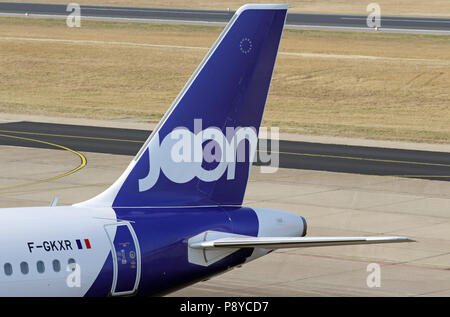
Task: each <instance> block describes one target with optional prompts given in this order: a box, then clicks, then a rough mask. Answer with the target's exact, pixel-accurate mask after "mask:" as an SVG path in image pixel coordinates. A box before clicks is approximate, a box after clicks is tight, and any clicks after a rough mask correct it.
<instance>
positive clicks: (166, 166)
mask: <svg viewBox="0 0 450 317" xmlns="http://www.w3.org/2000/svg"><path fill="white" fill-rule="evenodd" d="M287 8H288V6H287V5H264V4H261V5H260V4H255V5H253V4H251V5H245V6H243V7H241V8H240V9H239V10H237V11H236V13H235V15H234V16H233V18H232V19H231V20H230V22H229V23H228V25H227V26H226V27H225V29H224V30H223V32H222V33H221V35H220V36H219V38H218V39H217V41H216V42H215V44H214V45H213V47H212V48H211V49H210V51H209V52H208V53H207V55H206V56H205V58H204V59H203V61H202V62H201V63H200V65H199V67H198V68H197V70H196V71H195V72H194V74H193V75H192V77H191V78H190V79H189V81H188V82H187V84H186V86H185V87H184V88H183V90H182V91H181V92H180V94H179V95H178V97H177V98H176V99H175V101H174V103H173V104H172V106H171V107H170V108H169V110H168V111H167V113H166V114H165V115H164V117H163V118H162V119H161V121H160V123H159V124H158V126H157V127H156V129H155V130H154V131H153V133H152V134H151V135H150V137H149V139H148V140H147V141H146V142H145V144H144V146H143V147H142V148H141V150H140V151H139V153H138V154H137V155H136V157H135V158H134V160H133V161H132V162H131V164H130V165H129V166H128V168H127V169H126V171H125V172H124V173H123V174H122V176H121V177H120V178H119V179H118V180H117V181H116V182H115V183H114V184H113V185H112V186H111V187H110V188H109V189H107V190H106V191H105V192H103V193H102V194H100V195H99V196H97V197H94V198H93V199H91V200H89V201H87V202H85V203H82V204H84V205H90V206H112V207H134V206H139V207H142V206H217V205H241V204H242V201H243V198H244V193H245V189H246V186H247V181H248V177H249V172H250V167H251V164H252V161H253V156H254V154H255V152H256V146H257V139H258V130H259V128H260V124H261V121H262V117H263V113H264V108H265V104H266V99H267V95H268V91H269V86H270V82H271V78H272V73H273V68H274V64H275V59H276V56H277V52H278V46H279V42H280V39H281V34H282V31H283V26H284V23H285V19H286V13H287Z"/></svg>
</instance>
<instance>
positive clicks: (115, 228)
mask: <svg viewBox="0 0 450 317" xmlns="http://www.w3.org/2000/svg"><path fill="white" fill-rule="evenodd" d="M104 229H105V231H106V235H107V236H108V239H109V241H110V243H111V254H112V258H113V281H112V285H111V295H112V296H124V295H131V294H134V293H135V292H136V291H137V288H138V285H139V280H140V278H141V250H140V248H139V242H138V239H137V236H136V233H135V232H134V230H133V227H132V226H131V224H130V223H129V222H127V221H121V222H118V223H114V224H107V225H105V226H104ZM119 231H120V232H121V234H122V235H125V236H126V235H127V234H129V238H131V240H130V241H117V242H116V243H115V240H116V237H117V236H118V233H119ZM119 246H124V247H130V249H131V251H128V250H127V251H125V250H124V249H123V248H121V249H118V247H119ZM133 252H134V253H135V254H133ZM119 257H120V263H119ZM130 259H131V260H134V259H135V260H136V265H135V270H136V273H135V281H134V283H133V286H132V287H130V289H127V290H118V284H119V283H120V282H123V279H124V277H123V276H124V274H126V273H128V274H130V273H131V274H132V275H134V274H133V273H132V272H133V271H134V264H132V266H128V267H127V264H128V263H127V261H128V260H130ZM131 267H133V268H131ZM124 270H128V272H126V271H124ZM121 276H122V280H121ZM125 278H126V276H125Z"/></svg>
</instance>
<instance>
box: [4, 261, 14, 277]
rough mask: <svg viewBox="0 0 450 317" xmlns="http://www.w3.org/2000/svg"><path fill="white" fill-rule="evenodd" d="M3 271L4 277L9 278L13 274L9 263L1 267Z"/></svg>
mask: <svg viewBox="0 0 450 317" xmlns="http://www.w3.org/2000/svg"><path fill="white" fill-rule="evenodd" d="M3 270H4V271H5V274H6V275H8V276H10V275H11V274H12V273H13V269H12V265H11V263H5V265H4V266H3Z"/></svg>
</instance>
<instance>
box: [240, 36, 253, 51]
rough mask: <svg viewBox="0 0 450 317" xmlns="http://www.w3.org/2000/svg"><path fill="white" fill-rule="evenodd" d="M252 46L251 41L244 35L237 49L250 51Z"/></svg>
mask: <svg viewBox="0 0 450 317" xmlns="http://www.w3.org/2000/svg"><path fill="white" fill-rule="evenodd" d="M252 47H253V46H252V41H251V40H250V39H249V38H248V37H244V38H243V39H242V40H241V42H239V49H240V50H241V52H242V53H244V54H248V53H250V51H251V50H252Z"/></svg>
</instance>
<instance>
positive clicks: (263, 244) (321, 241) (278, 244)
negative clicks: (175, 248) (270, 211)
mask: <svg viewBox="0 0 450 317" xmlns="http://www.w3.org/2000/svg"><path fill="white" fill-rule="evenodd" d="M393 242H415V241H414V240H411V239H409V238H406V237H388V236H378V237H298V238H297V237H242V238H241V237H233V238H221V239H215V240H210V241H202V242H195V243H191V244H190V247H191V248H193V249H216V248H265V249H282V248H304V247H322V246H336V245H357V244H377V243H393Z"/></svg>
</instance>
